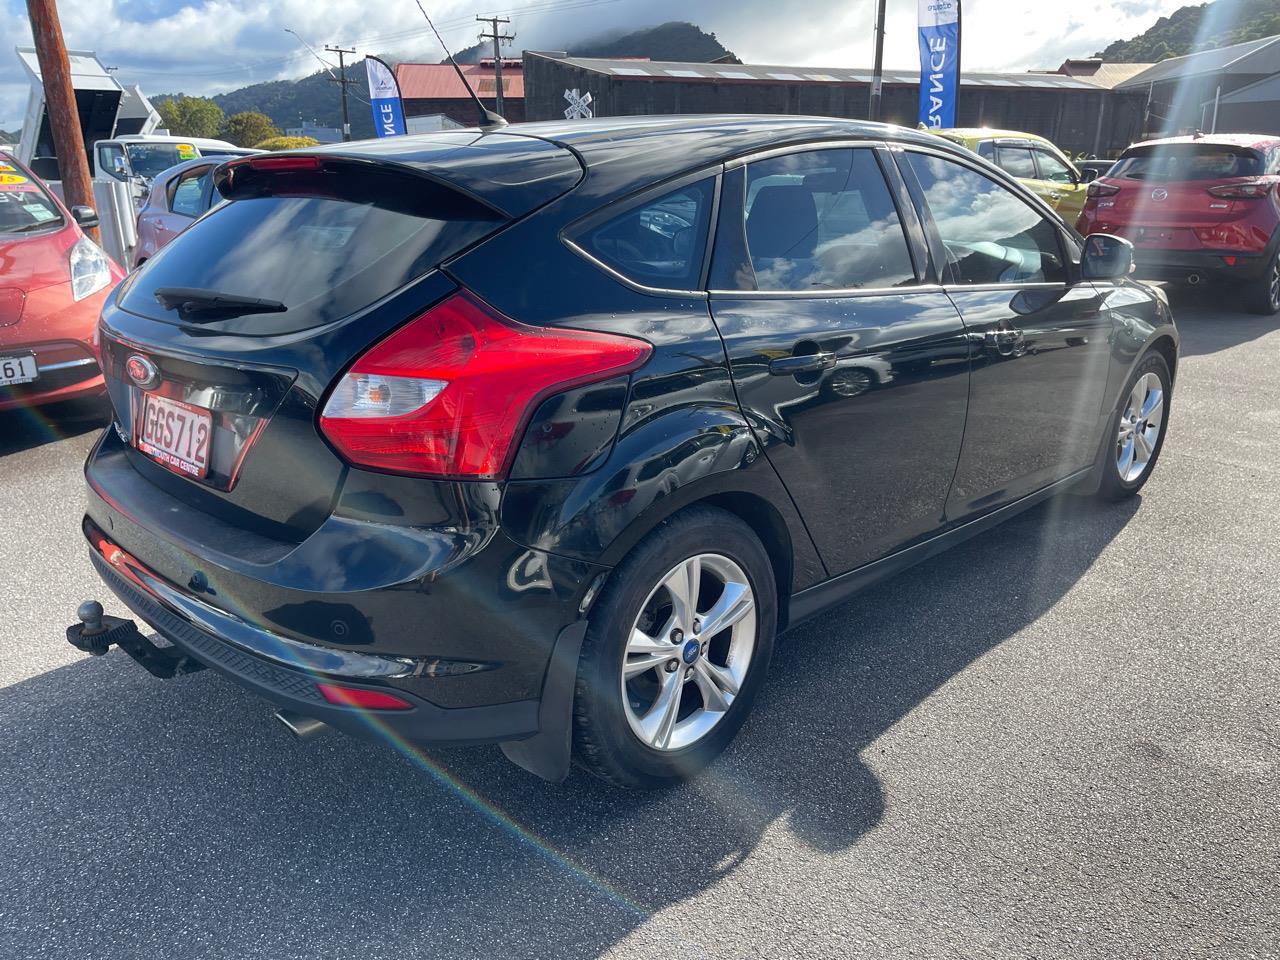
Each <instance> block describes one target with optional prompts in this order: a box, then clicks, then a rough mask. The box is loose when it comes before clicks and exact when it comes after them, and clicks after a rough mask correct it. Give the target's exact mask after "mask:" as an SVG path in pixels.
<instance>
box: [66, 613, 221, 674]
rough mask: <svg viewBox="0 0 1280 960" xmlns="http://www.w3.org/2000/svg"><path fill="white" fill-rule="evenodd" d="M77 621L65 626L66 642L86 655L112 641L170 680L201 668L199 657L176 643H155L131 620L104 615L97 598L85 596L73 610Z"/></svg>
mask: <svg viewBox="0 0 1280 960" xmlns="http://www.w3.org/2000/svg"><path fill="white" fill-rule="evenodd" d="M76 617H77V618H78V619H79V620H80V622H79V623H75V624H72V625H71V626H69V627H67V642H68V643H69V644H71V645H72V646H73V647H75V648H76V649H77V650H83V651H84V652H85V653H87V654H89V655H90V656H94V657H100V656H102V655H103V654H104V653H106V652H107V651H108V650H110V649H111V647H112V645H113V644H114V645H115V646H117V647H119V648H120V649H121V650H123V651H124V652H125V653H127V654H128V655H129V656H131V657H133V659H134V660H136V661H138V663H139V664H140V665H141V666H142V667H143V669H145V670H146V671H147V673H149V674H151V675H152V676H153V677H159V678H160V679H161V680H171V679H173V678H174V677H180V676H182V675H183V674H187V673H196V672H198V671H200V670H203V669H204V664H203V663H201V662H200V661H199V660H196V659H194V658H192V657H189V656H187V655H186V654H185V653H183V652H182V651H181V650H179V649H178V648H177V647H157V646H156V645H155V644H154V643H152V642H151V641H150V640H148V639H147V638H146V637H144V636H143V635H142V634H141V633H140V632H139V631H138V626H137V624H135V623H134V622H133V621H132V620H125V619H124V618H123V617H108V616H106V615H104V614H103V612H102V604H100V603H99V602H98V601H97V600H86V601H85V602H84V603H82V604H80V609H78V610H77V611H76Z"/></svg>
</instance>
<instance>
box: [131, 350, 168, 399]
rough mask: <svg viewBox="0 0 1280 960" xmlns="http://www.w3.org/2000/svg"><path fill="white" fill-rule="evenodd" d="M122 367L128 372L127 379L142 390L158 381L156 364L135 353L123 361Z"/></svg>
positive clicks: (158, 373) (158, 374)
mask: <svg viewBox="0 0 1280 960" xmlns="http://www.w3.org/2000/svg"><path fill="white" fill-rule="evenodd" d="M124 369H125V372H126V373H128V374H129V379H130V380H132V381H133V382H134V383H136V384H137V385H138V386H140V387H142V388H143V389H144V390H146V389H149V388H150V387H154V386H155V385H156V384H157V383H159V382H160V371H159V370H157V369H156V365H155V364H154V363H152V362H151V361H150V360H148V359H147V358H146V357H143V356H139V355H138V354H136V353H135V354H134V355H133V356H131V357H130V358H129V359H128V360H126V361H125V362H124Z"/></svg>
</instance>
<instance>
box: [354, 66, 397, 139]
mask: <svg viewBox="0 0 1280 960" xmlns="http://www.w3.org/2000/svg"><path fill="white" fill-rule="evenodd" d="M364 68H365V72H366V73H368V75H369V104H370V106H372V107H373V129H374V130H376V131H377V132H378V136H380V137H398V136H400V135H401V134H403V133H404V132H405V126H404V108H403V107H402V106H401V105H400V84H398V83H396V75H395V74H394V73H392V72H391V68H390V67H389V66H387V65H386V64H385V63H383V62H382V61H381V60H379V59H378V58H377V57H365V58H364Z"/></svg>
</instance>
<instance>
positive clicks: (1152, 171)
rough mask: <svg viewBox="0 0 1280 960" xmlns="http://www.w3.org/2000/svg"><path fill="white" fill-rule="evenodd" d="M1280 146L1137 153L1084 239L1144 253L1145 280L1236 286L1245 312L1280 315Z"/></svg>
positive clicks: (1233, 138)
mask: <svg viewBox="0 0 1280 960" xmlns="http://www.w3.org/2000/svg"><path fill="white" fill-rule="evenodd" d="M1277 185H1280V138H1277V137H1271V136H1262V135H1257V134H1232V135H1229V136H1228V135H1222V134H1219V135H1214V136H1200V135H1197V136H1194V137H1175V138H1173V139H1169V140H1151V141H1148V142H1147V143H1139V144H1135V145H1134V146H1132V147H1130V148H1129V149H1128V150H1126V151H1125V152H1124V154H1123V155H1121V157H1120V159H1119V161H1117V163H1116V165H1115V166H1114V167H1112V168H1111V170H1110V171H1108V172H1107V174H1106V176H1104V177H1101V178H1100V179H1098V180H1096V181H1094V182H1093V183H1092V184H1090V185H1089V198H1088V200H1087V201H1086V203H1085V208H1084V212H1083V213H1082V214H1081V215H1080V221H1079V224H1078V225H1077V226H1078V229H1079V230H1080V232H1081V233H1083V234H1090V233H1110V234H1114V235H1117V236H1122V237H1125V238H1127V239H1129V240H1131V241H1132V242H1133V245H1134V247H1135V248H1136V252H1135V261H1136V262H1137V265H1138V270H1139V272H1140V273H1142V274H1143V275H1144V276H1147V277H1151V278H1154V279H1167V280H1183V281H1186V282H1187V283H1191V284H1198V283H1204V282H1214V283H1218V282H1222V283H1230V284H1231V285H1232V288H1233V291H1239V293H1238V294H1236V295H1240V294H1242V295H1243V297H1244V306H1246V307H1247V308H1248V309H1250V310H1252V311H1254V312H1256V313H1261V314H1266V315H1270V314H1273V313H1276V312H1280V194H1278V192H1277V189H1278V187H1277Z"/></svg>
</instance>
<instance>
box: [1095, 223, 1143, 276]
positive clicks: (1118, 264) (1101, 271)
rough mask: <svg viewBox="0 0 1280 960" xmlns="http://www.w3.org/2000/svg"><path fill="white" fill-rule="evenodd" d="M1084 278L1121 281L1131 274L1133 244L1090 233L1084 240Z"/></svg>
mask: <svg viewBox="0 0 1280 960" xmlns="http://www.w3.org/2000/svg"><path fill="white" fill-rule="evenodd" d="M1083 266H1084V278H1085V279H1086V280H1122V279H1124V278H1125V277H1127V276H1128V275H1129V274H1131V273H1132V272H1133V244H1132V243H1130V242H1129V241H1128V240H1126V239H1125V238H1124V237H1113V236H1111V235H1109V234H1106V233H1091V234H1089V236H1087V237H1085V240H1084V264H1083Z"/></svg>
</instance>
